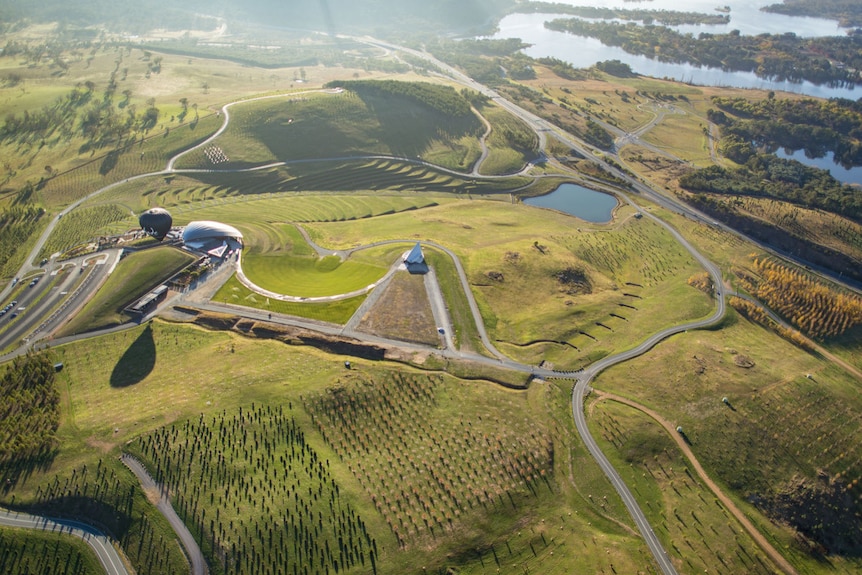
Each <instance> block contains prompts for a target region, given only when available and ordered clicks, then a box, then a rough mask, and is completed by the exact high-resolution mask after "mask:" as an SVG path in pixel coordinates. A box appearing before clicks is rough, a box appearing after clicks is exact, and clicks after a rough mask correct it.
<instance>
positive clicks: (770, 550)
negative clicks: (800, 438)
mask: <svg viewBox="0 0 862 575" xmlns="http://www.w3.org/2000/svg"><path fill="white" fill-rule="evenodd" d="M596 394H597V395H598V396H599V399H609V400H611V401H616V402H617V403H622V404H624V405H628V406H629V407H633V408H634V409H637V410H638V411H640V412H642V413H645V414H646V415H648V416H650V417H651V418H653V419H654V420H655V421H656V422H657V423H658V424H659V425H661V426H662V427H663V428H664V430H665V431H666V432H667V434H668V435H669V436H670V437H671V439H673V440H674V441H675V442H676V444H677V447H679V449H680V451H682V453H683V455H685V457H686V459H688V461H689V463H691V466H692V467H693V468H694V470H695V472H696V473H697V475H698V477H700V479H701V480H702V481H703V482H704V484H705V485H706V486H707V487H708V488H709V490H710V491H712V493H713V495H715V497H716V498H717V499H718V500H719V501H721V503H722V505H724V506H725V507H726V508H727V510H728V511H730V513H731V515H733V516H734V517H735V518H736V520H737V521H739V523H740V525H742V527H743V528H744V529H745V530H746V531H747V532H748V534H749V535H750V536H751V538H752V539H754V542H755V543H757V544H758V545H759V546H760V548H761V549H762V550H763V552H764V553H766V554H767V555H768V556H769V558H770V559H772V561H773V562H774V563H775V564H776V565H778V566H779V567H780V568H781V570H782V571H784V572H785V573H787V575H797V571H796V569H794V568H793V566H792V565H791V564H790V562H788V561H787V559H785V558H784V556H783V555H781V553H779V552H778V550H776V549H775V547H773V546H772V545H771V544H770V543H769V541H767V539H766V537H764V535H763V533H761V532H760V531H758V530H757V528H756V527H755V526H754V525H753V524H752V523H751V521H749V520H748V517H746V516H745V514H744V513H743V512H742V510H740V509H739V507H737V506H736V503H734V502H733V500H732V499H731V498H730V497H728V496H727V495H725V493H724V491H722V490H721V488H720V487H719V486H718V484H716V483H715V481H713V480H712V479H711V478H710V477H709V475H707V474H706V471H704V469H703V467H702V466H701V465H700V461H698V460H697V457H695V456H694V452H693V451H692V450H691V447H689V446H688V443H686V442H685V440H684V439H683V438H682V436H681V435H680V434H679V433H677V432H676V429H675V428H674V426H673V424H671V423H670V422H669V421H668V420H666V419H665V418H664V417H662V416H661V415H659V414H658V413H656V412H655V411H653V410H652V409H650V408H648V407H646V406H644V405H641V404H639V403H637V402H635V401H632V400H630V399H628V398H625V397H622V396H619V395H616V394H613V393H607V392H604V391H601V392H596Z"/></svg>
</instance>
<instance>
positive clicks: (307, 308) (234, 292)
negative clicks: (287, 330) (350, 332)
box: [212, 277, 366, 324]
mask: <svg viewBox="0 0 862 575" xmlns="http://www.w3.org/2000/svg"><path fill="white" fill-rule="evenodd" d="M365 297H366V296H365V295H359V296H354V297H351V298H346V299H339V300H336V301H332V302H325V303H318V302H292V301H282V300H278V299H272V298H268V297H266V296H264V295H261V294H259V293H257V292H253V291H251V290H250V289H248V288H247V287H245V286H244V285H243V284H242V283H240V281H239V280H238V279H236V277H231V278H230V279H229V280H228V281H227V282H225V284H224V285H223V286H222V287H221V288H220V289H219V290H218V291H217V292H216V294H215V295H214V296H213V298H212V299H213V301H215V302H221V303H229V304H234V305H241V306H245V307H251V308H255V309H261V310H264V311H267V312H270V313H281V314H285V315H293V316H297V317H305V318H308V319H316V320H320V321H326V322H329V323H335V324H345V323H347V321H348V320H349V319H350V318H351V317H352V316H353V314H354V313H355V312H356V310H357V309H358V308H359V306H360V305H362V302H363V301H365Z"/></svg>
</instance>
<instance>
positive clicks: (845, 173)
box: [775, 149, 862, 186]
mask: <svg viewBox="0 0 862 575" xmlns="http://www.w3.org/2000/svg"><path fill="white" fill-rule="evenodd" d="M775 155H776V156H778V157H779V158H784V159H785V160H796V161H798V162H801V163H803V164H805V165H806V166H813V167H815V168H820V169H821V170H827V171H828V172H829V173H830V174H832V177H833V178H835V179H836V180H838V181H839V182H842V183H845V184H855V185H857V186H862V168H850V169H849V170H848V169H847V168H845V167H843V166H841V165H840V164H836V163H835V161H834V160H833V159H832V152H827V153H826V155H825V156H823V157H822V158H808V157H806V156H805V152H804V151H803V150H796V151H795V152H793V153H792V154H788V153H787V152H786V151H785V150H784V149H778V150H776V152H775Z"/></svg>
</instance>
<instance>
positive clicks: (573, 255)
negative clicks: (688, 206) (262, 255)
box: [308, 201, 712, 367]
mask: <svg viewBox="0 0 862 575" xmlns="http://www.w3.org/2000/svg"><path fill="white" fill-rule="evenodd" d="M625 213H626V212H625V210H624V211H623V212H622V215H621V216H620V217H623V216H624V215H625ZM579 226H580V227H579ZM308 228H309V230H310V231H311V232H312V233H313V235H315V236H316V237H317V240H318V241H319V242H320V243H323V244H324V245H332V246H343V245H353V244H354V243H357V242H359V241H373V240H376V239H390V238H403V237H405V233H408V231H409V230H421V235H419V236H418V238H421V239H429V240H434V241H437V242H439V243H441V244H443V245H445V246H447V247H449V248H451V249H453V250H454V251H455V252H456V253H458V254H459V255H460V257H461V259H462V262H463V264H464V267H465V269H466V272H467V275H468V278H469V280H470V282H471V284H472V285H473V286H474V294H475V295H476V297H477V300H478V303H479V305H480V308H481V310H482V313H483V316H484V319H485V323H486V326H487V327H488V329H489V330H490V332H491V337H492V339H496V340H498V341H500V342H501V346H502V347H503V348H504V349H505V351H507V352H508V353H512V354H513V355H514V356H515V357H518V358H520V359H522V360H524V361H531V362H538V361H540V360H541V359H549V360H550V361H553V362H554V363H555V364H557V365H558V367H575V366H578V365H581V363H582V362H584V361H586V360H587V358H590V357H596V356H598V355H605V354H607V353H608V352H610V351H611V350H613V349H620V348H622V347H628V346H631V345H632V344H633V343H635V342H637V341H639V340H640V339H642V338H644V337H645V336H646V335H647V334H649V333H652V332H653V331H656V330H657V329H659V328H660V327H664V326H667V325H670V324H671V323H674V322H678V321H681V320H684V319H691V318H695V317H700V316H703V315H706V314H707V313H708V312H709V310H710V309H711V307H712V304H711V302H710V300H709V299H708V298H707V297H706V296H704V295H703V294H701V293H700V292H698V291H697V290H695V289H694V288H691V287H689V286H687V285H686V280H687V279H688V277H689V276H691V275H692V274H694V273H696V272H697V271H699V270H698V267H697V266H696V265H695V264H694V263H693V262H692V260H691V258H690V257H689V256H688V255H687V254H685V253H684V252H682V251H681V250H680V249H679V248H676V247H675V244H674V243H673V242H672V240H671V238H670V236H668V235H667V234H666V233H665V232H663V231H662V230H661V228H659V227H658V226H656V225H655V224H651V223H649V222H648V221H645V220H634V219H628V220H626V221H624V222H621V223H618V224H613V225H609V226H597V225H588V224H586V223H585V222H581V221H579V220H576V219H575V218H571V217H569V216H564V215H562V214H558V213H555V212H551V211H548V210H538V209H533V208H528V207H526V206H521V205H511V204H505V203H502V202H486V201H474V202H458V203H456V204H450V205H446V206H440V207H436V208H430V209H427V210H422V211H419V212H408V213H404V214H397V215H393V216H389V217H387V218H385V219H382V220H380V221H377V222H368V223H367V224H366V223H365V222H357V223H356V224H352V225H342V224H339V223H331V224H315V225H310V226H308ZM578 230H580V231H578ZM534 242H538V244H539V245H541V246H544V248H545V250H544V252H545V253H544V254H543V253H540V251H539V250H538V249H536V248H535V246H534ZM515 253H517V254H518V257H517V258H513V257H512V255H511V254H515ZM640 253H652V254H655V255H654V256H653V257H651V258H648V259H645V260H644V259H641V258H640V257H638V256H636V255H634V254H640ZM568 267H583V268H585V269H586V270H587V273H588V275H589V276H590V278H591V280H592V283H593V293H592V294H589V295H568V294H566V293H562V291H561V290H562V287H563V286H561V285H560V283H559V282H558V281H557V280H556V279H555V278H554V277H553V274H554V273H557V272H559V271H561V270H564V269H566V268H568ZM489 272H500V273H502V274H503V278H504V279H503V281H498V280H493V279H490V278H489V276H488V275H487V274H488V273H489ZM626 282H634V283H637V284H640V285H641V286H642V287H640V288H638V287H634V286H627V285H626ZM629 292H632V293H633V294H634V296H636V297H629V296H626V295H624V294H626V293H629ZM524 293H530V294H532V296H531V299H530V305H528V306H525V305H524V300H523V295H524ZM671 299H672V300H674V301H677V302H685V305H679V306H675V307H674V308H673V309H672V310H671V311H670V312H669V310H668V309H667V307H666V306H665V305H664V304H665V302H666V301H668V300H671ZM567 302H571V304H569V303H567ZM620 304H626V305H633V306H634V307H637V310H634V309H631V308H625V307H622V306H621V305H620ZM612 313H613V314H616V315H617V316H622V317H616V316H611V315H610V314H612ZM623 318H625V319H623ZM596 322H599V323H602V324H604V325H606V326H607V327H600V326H598V325H597V324H596ZM609 328H610V329H609ZM611 330H613V331H611ZM580 332H585V333H588V334H590V335H589V336H587V335H583V334H581V333H580ZM593 338H594V339H593ZM554 341H567V342H569V343H570V344H571V345H564V344H558V343H553V342H554ZM571 346H576V347H577V348H578V349H577V350H575V349H574V348H573V347H571Z"/></svg>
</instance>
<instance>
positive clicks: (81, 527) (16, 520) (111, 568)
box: [0, 509, 130, 575]
mask: <svg viewBox="0 0 862 575" xmlns="http://www.w3.org/2000/svg"><path fill="white" fill-rule="evenodd" d="M0 525H2V526H4V527H14V528H19V529H36V530H38V531H51V532H56V533H66V534H68V535H71V536H73V537H78V538H80V539H82V540H83V541H84V543H86V544H87V545H89V546H90V547H91V548H92V549H93V551H94V552H95V553H96V557H98V558H99V563H101V564H102V567H103V568H104V569H105V573H107V574H108V575H130V574H129V570H128V569H126V565H125V563H123V560H122V558H121V557H120V554H119V553H118V552H117V550H116V549H115V548H114V545H113V543H112V541H111V539H110V538H109V537H108V536H107V535H105V534H104V533H102V532H101V531H99V530H98V529H96V528H95V527H92V526H90V525H87V524H86V523H82V522H80V521H74V520H72V519H57V518H51V517H40V516H36V515H28V514H27V513H16V512H14V511H7V510H5V509H0Z"/></svg>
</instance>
